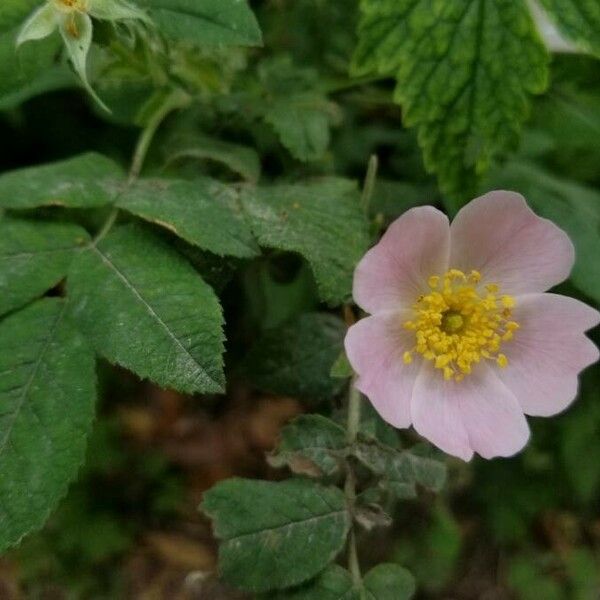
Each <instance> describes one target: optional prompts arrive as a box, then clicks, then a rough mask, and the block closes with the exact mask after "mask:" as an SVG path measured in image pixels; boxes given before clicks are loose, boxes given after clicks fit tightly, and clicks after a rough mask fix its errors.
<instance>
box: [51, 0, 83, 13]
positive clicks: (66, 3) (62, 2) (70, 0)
mask: <svg viewBox="0 0 600 600" xmlns="http://www.w3.org/2000/svg"><path fill="white" fill-rule="evenodd" d="M53 1H54V5H55V6H56V8H57V9H58V10H60V11H61V12H76V11H77V12H87V10H88V6H87V4H88V3H87V0H53Z"/></svg>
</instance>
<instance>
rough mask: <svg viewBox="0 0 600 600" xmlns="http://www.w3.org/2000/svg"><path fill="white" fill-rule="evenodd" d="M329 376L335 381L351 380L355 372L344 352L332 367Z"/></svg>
mask: <svg viewBox="0 0 600 600" xmlns="http://www.w3.org/2000/svg"><path fill="white" fill-rule="evenodd" d="M329 374H330V375H331V377H334V378H335V379H349V378H350V377H352V375H354V370H353V369H352V365H351V364H350V361H349V360H348V357H347V356H346V352H345V351H344V350H342V351H341V352H340V354H339V356H338V357H337V358H336V359H335V362H334V363H333V365H331V369H330V371H329Z"/></svg>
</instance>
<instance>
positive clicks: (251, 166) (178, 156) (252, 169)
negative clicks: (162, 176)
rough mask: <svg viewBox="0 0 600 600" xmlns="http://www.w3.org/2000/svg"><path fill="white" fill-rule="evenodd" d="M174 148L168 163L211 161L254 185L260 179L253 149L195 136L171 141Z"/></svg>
mask: <svg viewBox="0 0 600 600" xmlns="http://www.w3.org/2000/svg"><path fill="white" fill-rule="evenodd" d="M172 143H173V145H174V146H175V148H174V151H173V152H172V153H170V155H169V158H168V162H169V163H172V162H175V161H181V160H185V159H188V160H189V159H195V160H212V161H215V162H219V163H222V164H224V165H225V166H226V167H228V168H229V169H230V170H231V171H233V172H234V173H237V174H238V175H240V176H241V177H243V178H244V179H245V180H246V181H249V182H250V183H256V182H257V181H258V179H259V177H260V158H259V156H258V154H257V152H256V150H254V149H253V148H249V147H248V146H242V145H240V144H232V143H231V142H225V141H223V140H220V139H218V138H212V137H208V136H204V135H195V136H193V137H192V138H191V139H178V138H177V137H176V138H175V139H174V140H173V141H172Z"/></svg>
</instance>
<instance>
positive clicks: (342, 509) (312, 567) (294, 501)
mask: <svg viewBox="0 0 600 600" xmlns="http://www.w3.org/2000/svg"><path fill="white" fill-rule="evenodd" d="M202 510H203V511H204V512H205V513H206V514H207V515H208V516H209V517H210V518H211V519H212V520H213V523H214V531H215V535H216V536H217V538H219V540H220V542H221V543H220V545H219V568H220V571H221V574H222V575H223V577H224V579H225V580H226V581H228V582H229V583H231V584H233V585H235V586H236V587H239V588H240V589H243V590H247V591H251V592H266V591H269V590H274V589H283V588H287V587H291V586H294V585H298V584H300V583H302V582H304V581H307V580H308V579H311V578H312V577H315V576H316V575H317V574H319V573H320V572H321V571H323V570H324V569H325V568H326V567H327V565H328V564H329V563H330V562H331V561H332V560H333V559H334V558H335V556H336V555H337V554H338V552H340V550H341V549H342V548H343V546H344V544H345V541H346V536H347V534H348V530H349V527H350V515H349V513H348V510H347V506H346V500H345V497H344V494H343V492H342V491H341V490H339V489H337V488H333V487H324V486H322V485H319V484H317V483H314V482H312V481H308V480H304V479H292V480H288V481H283V482H279V483H274V482H267V481H255V480H250V479H237V478H235V479H228V480H226V481H223V482H222V483H219V484H217V485H216V486H215V487H214V488H212V489H211V490H209V491H208V492H206V494H205V495H204V501H203V503H202Z"/></svg>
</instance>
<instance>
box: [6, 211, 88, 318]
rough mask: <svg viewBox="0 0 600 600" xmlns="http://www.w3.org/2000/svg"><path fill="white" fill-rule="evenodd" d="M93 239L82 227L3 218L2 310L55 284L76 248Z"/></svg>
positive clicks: (8, 309)
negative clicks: (90, 238)
mask: <svg viewBox="0 0 600 600" xmlns="http://www.w3.org/2000/svg"><path fill="white" fill-rule="evenodd" d="M88 240H89V236H88V234H87V232H86V231H85V230H84V229H82V228H81V227H77V226H76V225H71V224H67V223H44V222H39V221H38V222H35V221H25V220H21V219H10V218H4V219H1V220H0V314H4V313H6V312H8V311H10V310H13V309H15V308H18V307H19V306H22V305H23V304H25V303H27V302H29V301H30V300H33V299H34V298H36V297H38V296H41V295H42V294H43V293H44V292H45V291H46V290H48V289H50V288H51V287H54V286H55V285H56V284H57V283H58V282H59V281H60V280H61V279H62V278H63V277H64V276H65V275H66V274H67V271H68V270H69V265H70V264H71V261H72V259H73V256H74V251H75V250H76V249H77V248H80V247H81V245H82V244H84V243H85V242H86V241H88Z"/></svg>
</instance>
